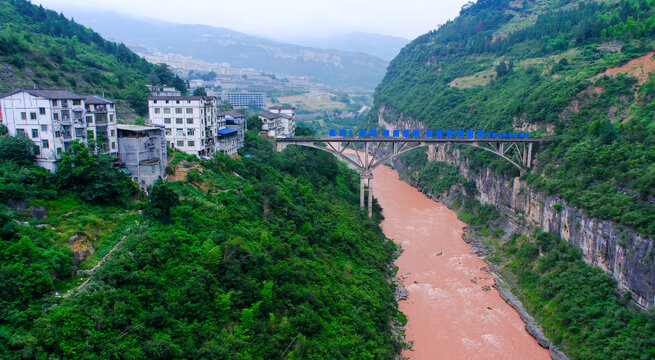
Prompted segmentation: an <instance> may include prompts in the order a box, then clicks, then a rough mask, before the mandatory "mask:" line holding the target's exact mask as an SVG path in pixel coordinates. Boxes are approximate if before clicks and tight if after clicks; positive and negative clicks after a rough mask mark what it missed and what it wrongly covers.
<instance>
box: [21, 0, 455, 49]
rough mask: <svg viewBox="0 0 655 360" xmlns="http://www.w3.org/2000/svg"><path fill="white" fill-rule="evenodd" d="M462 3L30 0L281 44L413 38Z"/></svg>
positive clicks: (433, 0) (428, 0)
mask: <svg viewBox="0 0 655 360" xmlns="http://www.w3.org/2000/svg"><path fill="white" fill-rule="evenodd" d="M466 2H467V0H322V1H315V0H277V1H275V0H229V1H227V0H218V1H216V0H111V1H108V0H33V3H35V4H39V3H40V4H43V6H44V7H47V8H49V9H52V10H55V11H63V12H64V14H66V12H65V9H68V8H73V7H75V8H80V9H86V10H88V9H101V10H111V11H116V12H121V13H125V14H129V15H132V16H136V17H149V18H154V19H160V20H166V21H170V22H175V23H184V24H205V25H213V26H217V27H224V28H228V29H231V30H236V31H240V32H244V33H246V34H252V35H259V36H265V37H269V38H276V39H280V40H285V39H293V38H301V37H327V36H330V35H336V34H345V33H350V32H354V31H362V32H368V33H377V34H383V35H393V36H399V37H404V38H407V39H414V38H415V37H417V36H419V35H421V34H424V33H426V32H428V31H430V30H432V29H434V28H436V27H437V25H439V24H443V23H444V22H446V21H447V20H448V19H452V18H454V17H455V16H457V14H458V13H459V9H460V8H461V7H462V5H463V4H465V3H466Z"/></svg>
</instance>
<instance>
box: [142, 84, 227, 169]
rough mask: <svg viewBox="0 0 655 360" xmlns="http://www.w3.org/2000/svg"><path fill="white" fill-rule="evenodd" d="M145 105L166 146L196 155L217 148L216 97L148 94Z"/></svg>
mask: <svg viewBox="0 0 655 360" xmlns="http://www.w3.org/2000/svg"><path fill="white" fill-rule="evenodd" d="M148 109H149V122H150V124H152V125H161V126H163V127H164V133H165V136H166V145H167V146H169V147H171V148H174V149H178V150H180V151H183V152H185V153H187V154H192V155H197V156H212V155H213V154H214V153H215V152H216V151H217V148H218V143H217V140H218V130H219V129H220V127H219V126H220V124H219V123H218V119H217V116H216V114H217V113H218V111H217V109H216V97H214V96H151V97H149V98H148ZM223 127H224V126H223Z"/></svg>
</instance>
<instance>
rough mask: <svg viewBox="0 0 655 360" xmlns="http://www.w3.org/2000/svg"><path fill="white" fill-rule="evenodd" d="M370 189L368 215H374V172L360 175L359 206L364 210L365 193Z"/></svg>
mask: <svg viewBox="0 0 655 360" xmlns="http://www.w3.org/2000/svg"><path fill="white" fill-rule="evenodd" d="M367 190H368V217H373V173H370V172H369V173H362V174H360V175H359V208H360V209H362V210H364V198H365V193H366V191H367Z"/></svg>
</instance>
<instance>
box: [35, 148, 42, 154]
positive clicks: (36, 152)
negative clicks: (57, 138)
mask: <svg viewBox="0 0 655 360" xmlns="http://www.w3.org/2000/svg"><path fill="white" fill-rule="evenodd" d="M34 155H41V148H40V147H38V146H36V148H35V149H34Z"/></svg>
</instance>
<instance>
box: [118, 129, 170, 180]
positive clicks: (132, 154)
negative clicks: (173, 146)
mask: <svg viewBox="0 0 655 360" xmlns="http://www.w3.org/2000/svg"><path fill="white" fill-rule="evenodd" d="M116 127H117V130H118V157H119V158H120V160H121V162H123V164H124V165H125V168H126V169H127V170H128V171H129V174H128V175H129V176H130V177H131V178H132V180H134V181H135V182H137V183H138V184H139V186H140V187H141V188H146V187H148V186H150V185H152V184H153V183H154V182H155V181H157V179H158V178H159V177H162V178H166V166H167V165H168V158H167V156H166V138H165V135H164V128H163V127H156V126H142V125H124V124H119V125H116Z"/></svg>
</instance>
